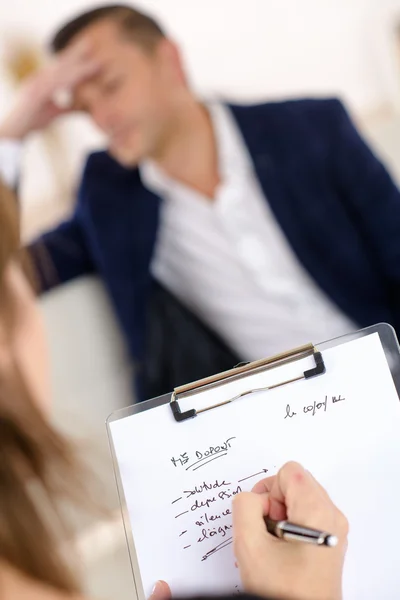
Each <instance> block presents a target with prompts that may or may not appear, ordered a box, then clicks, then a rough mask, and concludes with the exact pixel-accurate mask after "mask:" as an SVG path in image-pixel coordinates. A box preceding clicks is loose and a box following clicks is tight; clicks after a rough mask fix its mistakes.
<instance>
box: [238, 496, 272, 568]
mask: <svg viewBox="0 0 400 600" xmlns="http://www.w3.org/2000/svg"><path fill="white" fill-rule="evenodd" d="M268 511H269V494H268V493H265V494H254V493H253V492H242V493H241V494H238V495H237V496H235V498H234V500H233V508H232V518H233V538H234V546H235V555H236V557H237V558H238V559H240V555H241V552H242V550H244V551H246V552H247V551H248V550H251V548H252V546H253V544H254V543H255V544H257V542H258V541H259V539H260V535H261V536H264V535H265V533H266V531H267V530H266V525H265V521H264V518H265V517H266V516H267V515H268Z"/></svg>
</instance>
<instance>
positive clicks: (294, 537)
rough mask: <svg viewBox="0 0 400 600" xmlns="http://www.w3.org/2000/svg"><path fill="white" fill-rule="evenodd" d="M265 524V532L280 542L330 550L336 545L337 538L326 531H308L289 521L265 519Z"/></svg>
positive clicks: (307, 528)
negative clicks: (304, 543)
mask: <svg viewBox="0 0 400 600" xmlns="http://www.w3.org/2000/svg"><path fill="white" fill-rule="evenodd" d="M265 523H266V525H267V531H268V532H269V533H270V534H271V535H274V536H275V537H277V538H279V539H281V540H286V541H294V542H306V543H309V544H316V545H317V546H329V547H331V548H333V547H334V546H336V545H337V543H338V539H337V537H336V536H335V535H331V534H330V533H327V532H326V531H318V530H317V529H310V528H309V527H303V526H302V525H295V524H294V523H289V521H273V520H272V519H265Z"/></svg>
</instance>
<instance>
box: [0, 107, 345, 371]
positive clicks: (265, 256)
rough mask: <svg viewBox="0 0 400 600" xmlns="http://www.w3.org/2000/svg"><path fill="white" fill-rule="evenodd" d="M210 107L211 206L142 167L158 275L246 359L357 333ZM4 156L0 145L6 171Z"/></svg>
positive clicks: (233, 128)
mask: <svg viewBox="0 0 400 600" xmlns="http://www.w3.org/2000/svg"><path fill="white" fill-rule="evenodd" d="M209 109H210V114H211V117H212V121H213V125H214V129H215V134H216V140H217V145H218V156H219V173H220V178H221V184H220V185H219V187H218V189H217V191H216V194H215V198H214V199H213V200H210V199H209V198H205V197H203V196H202V195H201V194H200V193H198V192H197V191H195V190H194V189H190V188H188V187H187V186H185V185H183V184H181V183H179V182H178V181H174V180H172V179H171V178H169V177H168V176H167V175H166V174H164V173H163V172H162V171H161V170H160V169H159V168H158V167H157V166H156V165H155V164H154V163H151V162H150V161H146V162H145V163H143V164H142V165H141V166H140V171H141V175H142V178H143V182H144V184H145V185H146V186H147V187H148V188H149V189H152V190H153V191H155V192H156V193H159V194H161V195H162V197H163V199H164V202H163V203H162V205H161V214H160V229H159V232H158V236H157V243H156V248H155V253H154V257H153V260H152V264H151V270H152V273H153V275H154V276H155V277H156V279H157V280H158V281H160V283H162V284H163V285H164V286H165V287H166V288H167V289H169V290H170V291H171V292H172V293H173V294H174V295H175V296H176V297H177V298H178V299H180V300H181V302H182V303H183V304H184V305H185V306H187V307H188V308H189V309H191V310H192V311H193V313H194V314H196V315H197V316H198V317H199V318H201V319H202V320H203V322H204V323H206V324H207V325H208V326H210V327H211V328H212V329H213V330H214V331H215V332H216V333H217V334H218V335H219V336H220V337H221V338H222V339H223V340H224V341H225V342H226V343H227V344H228V345H229V346H230V347H231V348H232V349H233V350H235V351H236V353H237V354H238V355H239V356H240V357H242V358H243V359H244V360H255V359H258V358H262V357H265V356H269V355H271V354H275V353H277V352H281V351H283V350H287V349H290V348H292V347H295V346H299V345H301V344H304V343H307V342H314V343H317V342H320V341H323V340H326V339H329V338H332V337H335V336H339V335H342V334H344V333H347V332H348V331H352V330H354V324H353V323H352V322H351V321H350V320H349V319H348V318H347V317H346V316H345V315H344V314H343V313H342V312H341V311H340V310H339V309H338V307H337V306H335V305H334V304H333V303H332V302H331V301H330V300H329V298H327V297H326V296H325V294H324V293H323V292H322V290H320V289H319V288H318V287H317V285H316V284H315V282H314V281H313V280H312V279H311V278H310V276H309V275H308V273H307V272H306V271H305V269H304V268H303V266H302V265H301V264H300V263H299V261H298V259H297V257H296V256H295V254H294V252H293V251H292V249H291V247H290V246H289V244H288V242H287V240H286V238H285V236H284V234H283V232H282V230H281V229H280V227H279V225H278V223H277V222H276V219H275V217H274V215H273V213H272V211H271V209H270V208H269V205H268V202H267V200H266V198H265V197H264V195H263V192H262V190H261V188H260V185H259V183H258V180H257V177H256V175H255V173H254V171H253V166H252V162H251V158H250V156H249V155H248V152H247V149H246V146H245V144H244V141H243V139H242V137H241V134H240V132H239V130H238V127H237V125H236V123H235V121H234V119H233V117H232V115H231V113H230V111H229V109H228V108H227V107H225V106H223V105H220V104H212V105H210V106H209ZM16 146H17V145H16ZM2 148H3V150H2ZM4 152H5V151H4V146H3V142H1V143H0V173H1V172H2V164H1V163H2V160H4V155H3V153H4ZM2 156H3V158H2ZM11 162H12V161H11ZM15 162H16V161H15V157H14V165H15ZM12 171H13V170H12V168H10V166H8V175H10V173H11V172H12ZM16 172H17V171H16V169H15V168H14V177H15V173H16ZM3 173H4V166H3ZM4 175H6V173H4ZM4 175H3V176H4ZM6 180H7V182H8V183H9V184H10V183H13V182H12V181H10V177H9V176H8V177H7V179H6Z"/></svg>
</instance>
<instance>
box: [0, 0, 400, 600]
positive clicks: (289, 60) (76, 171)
mask: <svg viewBox="0 0 400 600" xmlns="http://www.w3.org/2000/svg"><path fill="white" fill-rule="evenodd" d="M101 4H105V2H97V3H96V5H101ZM132 4H134V5H135V6H137V7H138V8H141V9H145V10H147V11H148V12H149V13H151V14H154V15H155V16H156V17H158V18H159V19H160V20H161V22H163V23H164V24H165V26H166V29H167V31H168V32H169V33H170V35H171V36H173V37H174V38H175V39H176V40H177V41H178V42H179V43H180V45H181V47H182V49H183V52H184V56H185V61H186V65H187V69H188V72H189V76H190V78H191V80H192V83H193V85H194V87H195V89H196V90H197V92H198V94H199V95H201V96H205V97H209V96H220V97H222V98H227V99H230V100H240V101H249V102H251V101H255V100H272V99H278V98H279V99H280V98H282V97H291V96H294V97H298V96H332V95H334V96H340V97H341V98H342V99H343V100H344V101H345V103H346V104H347V107H348V108H349V110H350V112H351V113H352V115H353V117H354V118H355V119H356V121H357V122H358V125H359V127H360V128H361V130H362V131H363V133H364V135H365V136H366V137H367V138H368V139H369V141H370V143H371V144H372V146H373V147H374V148H375V149H376V151H377V152H378V153H379V154H380V155H381V156H382V157H383V158H384V160H385V162H386V164H387V165H388V166H389V169H391V171H392V173H393V174H394V176H395V178H397V180H398V181H400V0H279V1H278V0H202V1H201V2H200V1H198V2H194V1H193V0H191V1H190V0H137V1H136V2H134V3H132ZM93 5H94V3H93V2H92V1H90V0H57V1H56V2H55V1H54V0H35V2H33V1H32V0H12V2H10V1H9V2H7V1H6V0H3V2H1V3H0V114H4V112H5V111H6V110H7V107H8V106H9V105H10V103H11V102H12V100H13V97H14V94H15V90H16V88H17V86H18V85H19V83H20V82H21V81H22V80H23V79H24V77H26V76H27V75H28V74H29V73H31V72H32V71H33V70H34V69H35V68H37V67H38V66H39V65H41V64H43V61H45V60H46V56H45V48H46V43H47V41H48V39H49V38H50V36H51V34H52V33H53V32H54V30H55V29H57V28H58V27H59V26H60V25H61V24H62V23H63V22H64V21H65V20H68V19H69V18H71V17H72V16H73V15H75V14H76V13H78V12H81V11H83V10H86V9H87V8H89V7H92V6H93ZM101 146H102V138H101V136H100V135H99V134H98V133H97V132H96V131H94V130H93V129H92V128H91V126H90V125H89V123H88V122H87V121H86V119H85V118H84V117H82V116H74V117H66V118H65V119H64V122H59V123H57V124H56V125H54V126H52V127H50V128H49V129H48V130H47V131H46V132H45V133H44V134H40V135H39V134H38V135H36V136H33V137H32V138H31V139H30V141H29V142H28V143H27V144H26V147H25V150H24V161H23V177H22V178H21V181H22V185H21V190H20V193H21V201H22V207H23V212H22V218H23V234H24V237H25V239H27V238H30V237H32V236H34V235H35V234H36V233H38V232H39V231H41V230H43V229H45V228H47V227H48V226H50V225H52V224H53V223H54V222H57V221H59V220H60V219H61V218H62V217H63V216H64V215H66V214H67V213H68V212H69V211H70V210H71V207H72V205H73V202H74V198H75V190H76V185H77V182H78V180H79V177H80V172H81V169H82V166H83V161H84V157H85V155H86V153H87V152H88V151H89V150H91V149H93V148H98V147H101ZM41 306H42V309H43V313H44V315H45V320H46V323H47V327H48V333H49V338H50V345H51V351H52V362H53V380H54V390H55V399H56V412H55V418H56V420H57V421H58V422H59V424H61V426H62V427H63V428H65V429H66V430H67V431H68V433H70V434H72V435H74V436H75V437H77V438H78V439H80V440H81V441H84V442H85V446H84V447H85V450H84V452H87V453H88V455H90V456H89V459H90V461H91V462H92V464H93V465H94V467H95V468H96V470H97V471H98V472H99V473H100V475H101V476H102V477H103V478H104V481H105V484H104V485H105V487H104V493H105V496H107V503H108V504H109V507H110V508H111V510H112V514H111V517H110V518H109V519H108V520H104V522H103V521H98V522H95V523H80V524H79V526H78V528H77V529H78V535H77V542H78V545H79V547H80V548H81V550H82V552H83V555H84V557H85V559H84V561H83V565H84V572H85V579H86V582H87V589H88V591H89V592H90V593H91V594H93V596H96V597H99V598H118V599H119V600H125V599H127V598H134V586H133V582H132V578H131V573H130V567H129V560H128V556H127V551H126V546H125V541H124V535H123V529H122V525H121V520H120V517H119V512H118V499H117V496H116V492H115V485H114V481H113V473H112V468H111V463H110V458H109V452H108V448H107V438H106V433H105V425H104V422H105V419H106V417H107V416H108V414H109V413H110V412H111V411H112V410H115V409H117V408H119V407H122V406H124V405H126V404H129V403H130V382H131V372H130V366H129V364H128V360H127V358H126V355H125V350H124V347H123V344H122V341H121V339H120V334H119V331H118V329H117V327H116V326H115V322H114V316H113V314H112V312H111V310H110V309H109V306H108V300H107V298H106V297H105V294H104V292H103V290H102V288H101V286H100V284H99V282H97V281H95V280H90V281H81V280H79V281H77V282H74V283H73V284H71V285H68V286H64V287H63V288H62V289H58V290H56V291H54V292H52V293H51V294H49V295H47V296H46V297H45V298H44V299H43V300H41ZM81 323H85V327H84V332H83V331H82V328H81V327H80V324H81ZM99 323H100V324H101V326H99ZM91 453H93V458H91ZM94 457H95V458H94ZM106 492H107V493H106ZM108 496H109V498H108Z"/></svg>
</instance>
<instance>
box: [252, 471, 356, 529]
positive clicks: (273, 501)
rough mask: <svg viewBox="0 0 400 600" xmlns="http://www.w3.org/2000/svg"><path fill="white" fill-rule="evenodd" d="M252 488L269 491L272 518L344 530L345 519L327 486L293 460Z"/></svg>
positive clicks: (254, 490)
mask: <svg viewBox="0 0 400 600" xmlns="http://www.w3.org/2000/svg"><path fill="white" fill-rule="evenodd" d="M253 492H254V493H256V494H265V493H266V492H267V493H269V503H270V506H269V516H270V518H271V519H275V520H281V519H289V520H290V521H293V522H294V523H299V524H301V525H304V526H308V527H315V528H318V529H326V530H329V527H330V528H331V530H332V533H336V534H341V533H346V534H347V524H346V522H345V519H344V517H343V515H341V513H340V511H339V510H338V509H337V508H336V507H335V505H334V504H333V502H332V501H331V499H330V497H329V495H328V494H327V492H326V490H325V489H324V488H323V487H322V486H321V485H320V484H319V483H318V481H317V480H316V479H315V478H314V477H313V476H312V475H311V473H309V471H306V470H305V469H304V468H303V467H302V466H301V465H299V464H298V463H296V462H289V463H287V464H285V465H284V466H283V467H282V469H280V470H279V471H278V473H277V475H275V476H274V477H268V478H267V479H264V480H262V481H260V482H259V483H257V484H256V485H255V486H254V488H253ZM338 530H339V531H338Z"/></svg>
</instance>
